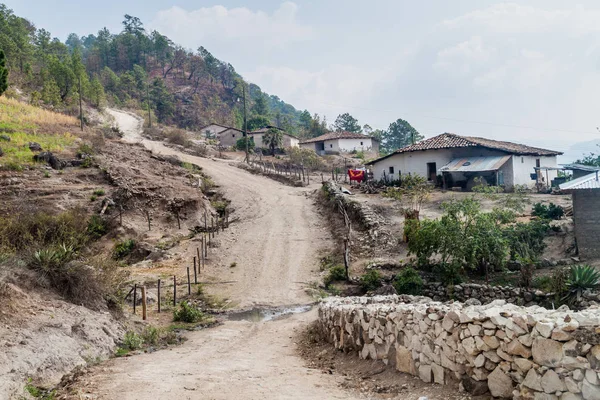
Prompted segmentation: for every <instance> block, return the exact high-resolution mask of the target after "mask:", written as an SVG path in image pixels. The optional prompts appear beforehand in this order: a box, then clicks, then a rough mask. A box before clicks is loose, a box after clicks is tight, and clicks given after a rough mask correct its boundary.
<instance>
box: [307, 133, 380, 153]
mask: <svg viewBox="0 0 600 400" xmlns="http://www.w3.org/2000/svg"><path fill="white" fill-rule="evenodd" d="M300 147H302V148H305V149H311V150H314V151H315V152H316V153H317V154H320V155H325V154H340V153H350V152H353V151H372V152H375V153H379V142H378V141H377V139H375V138H373V137H371V136H366V135H362V134H360V133H353V132H328V133H326V134H324V135H321V136H317V137H316V138H312V139H308V140H305V141H303V142H300Z"/></svg>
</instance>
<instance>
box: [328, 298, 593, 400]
mask: <svg viewBox="0 0 600 400" xmlns="http://www.w3.org/2000/svg"><path fill="white" fill-rule="evenodd" d="M319 326H320V329H321V331H322V333H323V335H324V337H325V338H326V339H327V340H328V341H329V342H331V343H333V345H334V346H335V347H336V348H338V349H342V350H344V351H348V352H357V353H358V355H359V356H360V357H361V358H363V359H372V360H381V361H382V362H384V363H385V364H388V365H391V366H393V367H394V368H395V369H396V370H398V371H400V372H405V373H409V374H411V375H415V376H418V377H420V379H421V380H423V381H425V382H435V383H438V384H452V383H454V384H456V383H458V384H459V385H461V386H462V387H463V388H464V389H465V390H467V391H468V392H470V393H473V394H484V393H486V392H488V391H489V392H490V393H491V395H492V396H494V397H498V398H512V399H515V400H519V399H534V400H577V399H584V400H600V309H598V308H590V309H586V310H583V311H579V312H574V311H571V310H569V309H568V308H566V307H562V308H559V309H558V310H547V309H545V308H542V307H540V306H531V307H520V306H516V305H513V304H508V303H506V301H505V300H496V301H493V302H491V303H490V304H488V305H484V306H465V305H463V304H461V303H451V304H442V303H439V302H434V301H432V300H431V299H429V298H424V297H413V296H375V297H349V298H338V297H334V298H329V299H326V300H324V301H323V302H322V303H321V304H320V306H319Z"/></svg>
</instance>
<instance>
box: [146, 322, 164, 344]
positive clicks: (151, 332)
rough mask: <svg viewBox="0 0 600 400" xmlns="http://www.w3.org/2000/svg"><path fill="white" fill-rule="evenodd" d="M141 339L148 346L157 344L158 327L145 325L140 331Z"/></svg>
mask: <svg viewBox="0 0 600 400" xmlns="http://www.w3.org/2000/svg"><path fill="white" fill-rule="evenodd" d="M142 340H143V341H144V343H145V344H147V345H150V346H156V345H158V343H159V340H160V334H159V332H158V329H156V328H155V327H154V326H147V327H146V329H144V331H143V332H142Z"/></svg>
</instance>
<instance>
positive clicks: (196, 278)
mask: <svg viewBox="0 0 600 400" xmlns="http://www.w3.org/2000/svg"><path fill="white" fill-rule="evenodd" d="M198 261H199V260H198ZM194 283H195V284H196V285H197V284H198V270H197V269H196V256H194Z"/></svg>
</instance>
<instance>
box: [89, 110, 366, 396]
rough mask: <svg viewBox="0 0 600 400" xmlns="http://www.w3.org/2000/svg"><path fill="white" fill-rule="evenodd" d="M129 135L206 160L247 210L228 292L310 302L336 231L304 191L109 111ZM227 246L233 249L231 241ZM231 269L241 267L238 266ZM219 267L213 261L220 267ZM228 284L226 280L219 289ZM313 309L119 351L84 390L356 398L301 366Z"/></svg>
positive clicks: (245, 299)
mask: <svg viewBox="0 0 600 400" xmlns="http://www.w3.org/2000/svg"><path fill="white" fill-rule="evenodd" d="M110 113H111V114H112V115H113V116H114V117H115V119H116V121H117V123H118V124H119V126H120V128H121V130H123V131H124V133H125V136H124V140H127V141H130V142H132V141H133V142H137V141H140V142H142V143H143V144H144V145H145V146H146V147H147V148H149V149H151V150H152V151H153V152H155V153H162V154H176V155H178V156H179V157H180V158H181V159H182V160H184V161H188V162H192V163H195V164H197V165H199V166H201V167H202V168H203V169H204V171H205V172H206V173H207V174H208V175H210V176H211V177H212V178H213V179H214V181H215V182H216V183H217V184H219V185H220V186H221V189H222V190H223V191H224V193H225V195H226V196H227V198H229V199H230V200H231V201H232V206H233V207H234V209H235V215H236V216H238V217H240V218H241V220H240V221H239V222H238V223H236V224H234V225H232V227H231V229H230V230H229V231H230V233H229V236H227V233H226V234H222V235H221V238H222V240H223V242H224V243H223V245H222V247H223V251H224V252H226V253H227V255H226V256H225V257H224V259H223V260H222V261H223V264H224V265H228V263H229V262H234V261H235V262H237V263H238V266H237V267H236V268H229V267H222V270H221V272H223V273H225V272H226V271H227V274H228V275H227V278H228V279H230V278H231V279H232V280H234V281H236V282H235V283H234V284H232V285H228V286H226V287H224V288H223V289H222V290H224V291H226V294H227V296H229V297H230V298H231V299H234V300H235V301H236V302H237V303H239V304H240V305H241V306H250V305H255V304H262V305H265V304H266V305H273V306H280V305H290V304H298V303H308V302H310V301H311V299H310V298H309V297H308V296H307V295H306V294H305V292H304V288H305V287H306V283H307V282H309V281H310V280H311V279H314V278H315V276H316V272H315V271H316V270H317V269H318V255H319V249H323V248H327V246H328V244H329V235H328V233H327V229H326V228H325V227H324V226H322V224H321V223H320V218H319V216H318V215H317V213H316V210H315V209H314V207H313V206H312V204H311V201H310V199H309V198H307V197H306V195H307V189H306V188H291V187H288V186H284V185H282V184H279V183H277V182H275V181H272V180H270V179H268V178H264V177H260V176H255V175H252V174H249V173H247V172H245V171H242V170H240V169H238V168H236V167H234V166H230V165H228V163H226V162H222V161H211V160H208V159H203V158H198V157H193V156H189V155H185V154H180V153H178V152H177V151H175V150H173V149H170V148H168V147H166V146H164V145H162V144H161V143H158V142H152V141H148V140H142V139H141V138H140V136H139V130H140V122H139V120H138V119H136V118H135V117H133V116H131V115H129V114H127V113H123V112H119V111H114V110H113V111H110ZM225 249H226V250H225ZM229 269H232V270H234V271H233V274H232V273H231V271H228V270H229ZM215 272H218V271H212V273H215ZM219 290H221V289H219ZM314 317H315V312H314V311H312V312H309V313H305V314H295V315H293V316H290V317H288V318H285V319H279V320H275V321H269V322H247V321H241V322H233V321H232V322H226V323H225V324H224V325H221V326H219V327H217V328H214V329H208V330H204V331H200V332H193V333H190V334H189V336H188V337H189V340H188V341H187V342H186V343H185V344H183V345H182V346H180V347H177V348H172V349H170V350H164V351H159V352H155V353H151V354H145V355H140V356H135V357H129V358H120V359H113V360H111V361H109V362H108V363H105V364H102V365H100V366H98V367H97V368H96V369H95V370H94V371H93V372H92V373H91V374H89V375H87V376H85V377H84V378H83V381H82V383H81V385H80V389H79V392H80V393H81V394H83V396H82V397H81V398H94V399H115V400H116V399H119V400H133V399H136V400H137V399H139V400H142V399H153V400H159V399H169V400H173V399H235V400H242V399H244V400H246V399H355V398H359V397H357V395H355V394H353V393H350V392H347V391H345V390H343V389H341V388H339V386H338V385H337V384H336V380H337V379H341V378H339V377H337V378H336V377H334V376H331V375H324V374H322V373H321V372H320V371H318V370H311V369H308V368H306V367H305V366H304V362H303V360H302V359H300V358H299V357H298V356H297V355H296V354H295V344H294V342H293V341H294V335H295V333H294V331H295V329H301V328H302V327H303V326H304V325H305V324H306V323H307V322H308V321H310V320H312V319H314Z"/></svg>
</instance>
